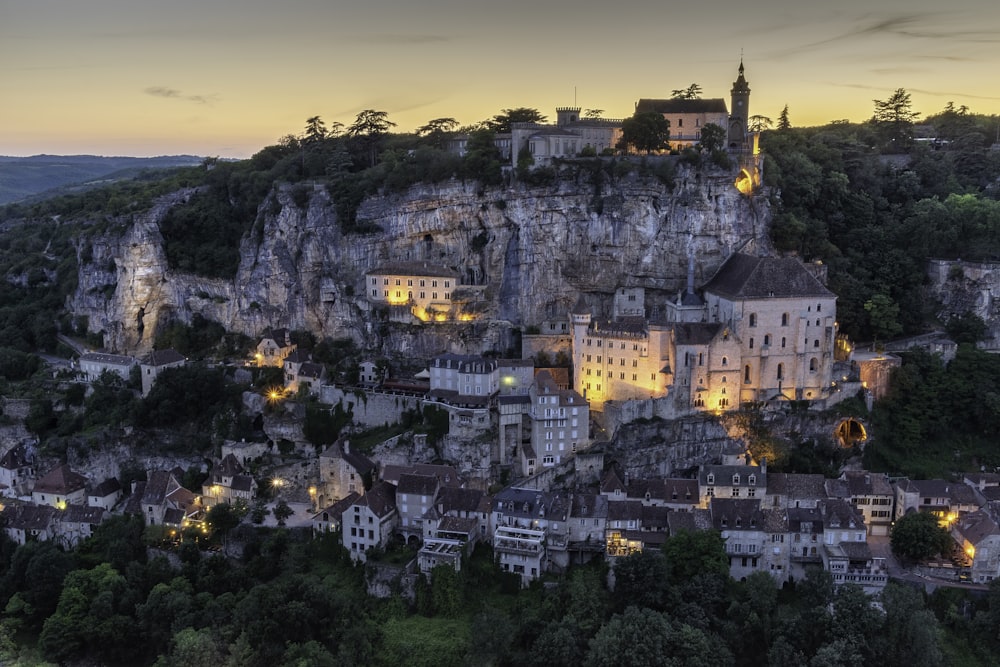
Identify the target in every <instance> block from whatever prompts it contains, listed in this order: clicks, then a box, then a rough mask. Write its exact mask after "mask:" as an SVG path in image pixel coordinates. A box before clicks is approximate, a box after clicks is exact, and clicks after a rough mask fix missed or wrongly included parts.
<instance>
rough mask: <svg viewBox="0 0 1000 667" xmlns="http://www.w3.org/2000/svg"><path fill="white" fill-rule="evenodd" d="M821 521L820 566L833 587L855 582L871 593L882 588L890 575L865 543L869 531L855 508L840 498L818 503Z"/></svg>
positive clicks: (882, 561)
mask: <svg viewBox="0 0 1000 667" xmlns="http://www.w3.org/2000/svg"><path fill="white" fill-rule="evenodd" d="M819 509H820V512H821V515H822V523H823V538H822V543H823V548H822V551H821V553H822V560H823V568H824V569H825V570H827V571H828V572H830V574H832V575H833V583H834V585H835V586H839V585H841V584H856V585H858V586H860V587H861V588H863V589H864V590H865V592H866V593H869V594H872V593H877V592H879V591H881V590H882V589H883V588H885V585H886V583H888V580H889V574H888V571H887V569H886V566H885V562H884V559H882V558H876V557H874V556H873V554H872V552H871V548H870V547H869V546H868V544H867V541H866V540H867V536H868V530H867V528H866V527H865V523H864V517H863V515H862V513H861V512H860V511H859V510H858V508H857V507H855V506H854V505H852V504H851V503H849V502H847V501H845V500H840V499H829V500H825V501H823V503H821V504H820V508H819Z"/></svg>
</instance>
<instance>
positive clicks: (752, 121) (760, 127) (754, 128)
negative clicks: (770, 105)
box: [747, 115, 774, 132]
mask: <svg viewBox="0 0 1000 667" xmlns="http://www.w3.org/2000/svg"><path fill="white" fill-rule="evenodd" d="M747 125H748V127H749V129H750V131H751V132H763V131H764V130H770V129H771V128H772V127H773V126H774V121H773V120H771V119H770V118H768V117H767V116H761V115H754V116H750V118H748V119H747Z"/></svg>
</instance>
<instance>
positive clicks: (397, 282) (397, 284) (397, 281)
mask: <svg viewBox="0 0 1000 667" xmlns="http://www.w3.org/2000/svg"><path fill="white" fill-rule="evenodd" d="M396 287H399V278H396Z"/></svg>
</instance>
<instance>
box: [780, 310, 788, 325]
mask: <svg viewBox="0 0 1000 667" xmlns="http://www.w3.org/2000/svg"><path fill="white" fill-rule="evenodd" d="M781 326H783V327H787V326H788V313H782V314H781Z"/></svg>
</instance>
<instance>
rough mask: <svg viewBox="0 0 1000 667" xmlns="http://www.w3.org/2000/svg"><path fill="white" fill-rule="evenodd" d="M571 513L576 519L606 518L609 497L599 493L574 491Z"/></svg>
mask: <svg viewBox="0 0 1000 667" xmlns="http://www.w3.org/2000/svg"><path fill="white" fill-rule="evenodd" d="M569 515H570V517H572V518H576V519H606V518H607V517H608V499H607V498H605V497H604V496H602V495H600V494H597V493H574V494H573V496H572V498H571V500H570V510H569Z"/></svg>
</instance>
